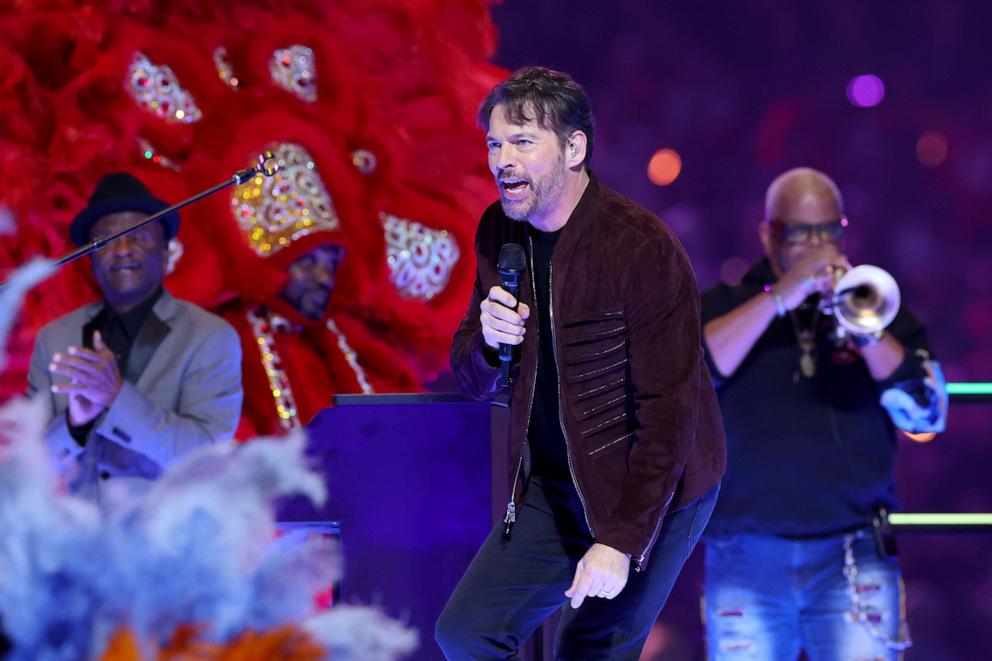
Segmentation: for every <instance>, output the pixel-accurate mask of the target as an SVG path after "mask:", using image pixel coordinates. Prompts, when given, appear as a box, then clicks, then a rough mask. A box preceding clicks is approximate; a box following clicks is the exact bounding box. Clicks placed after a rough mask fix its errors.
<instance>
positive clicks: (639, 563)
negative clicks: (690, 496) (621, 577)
mask: <svg viewBox="0 0 992 661" xmlns="http://www.w3.org/2000/svg"><path fill="white" fill-rule="evenodd" d="M674 498H675V491H672V493H671V495H670V496H669V497H668V500H666V501H665V506H664V507H662V508H661V511H662V515H661V516H659V517H658V523H657V524H655V527H654V532H653V533H651V539H649V540H648V545H647V546H645V547H644V550H643V551H641V554H640V555H639V556H637V559H636V560H634V569H636V570H637V571H642V570H643V569H644V556H646V555H647V554H648V549H649V548H651V547H652V546H654V542H655V540H656V539H658V532H659V531H661V524H662V522H663V521H664V520H665V512H667V511H668V507H669V506H670V505H671V504H672V500H673V499H674Z"/></svg>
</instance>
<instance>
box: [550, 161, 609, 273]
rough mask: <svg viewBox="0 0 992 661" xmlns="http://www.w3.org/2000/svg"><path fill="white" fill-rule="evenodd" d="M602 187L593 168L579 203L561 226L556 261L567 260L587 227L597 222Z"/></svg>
mask: <svg viewBox="0 0 992 661" xmlns="http://www.w3.org/2000/svg"><path fill="white" fill-rule="evenodd" d="M602 188H603V187H602V185H601V184H600V183H599V179H598V178H597V177H596V175H595V174H593V172H592V170H589V183H588V185H586V189H585V190H584V191H582V197H580V198H579V203H578V204H576V205H575V208H574V209H572V214H571V215H570V216H569V217H568V221H567V222H566V223H565V225H564V226H563V227H562V228H561V236H560V237H559V239H558V244H557V245H556V246H555V252H554V262H555V263H561V262H562V261H563V260H564V261H566V262H567V261H568V260H569V259H570V257H571V254H572V251H573V250H574V249H575V247H576V246H578V245H579V244H580V243H581V241H582V235H583V234H585V232H586V229H587V228H588V227H590V226H591V225H592V224H593V223H595V222H596V217H597V215H598V214H597V211H598V210H599V201H600V197H601V196H602V192H603V191H602Z"/></svg>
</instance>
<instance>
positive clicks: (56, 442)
mask: <svg viewBox="0 0 992 661" xmlns="http://www.w3.org/2000/svg"><path fill="white" fill-rule="evenodd" d="M102 307H103V303H94V304H91V305H87V306H84V307H82V308H79V309H78V310H75V311H74V312H70V313H69V314H67V315H65V316H63V317H60V318H58V319H56V320H55V321H53V322H51V323H49V324H48V325H47V326H45V327H44V328H42V329H41V331H40V332H39V333H38V336H37V337H36V338H35V346H34V354H33V355H32V356H31V371H30V372H29V374H28V391H29V393H30V394H32V395H34V394H35V393H38V394H39V396H43V395H44V394H47V396H48V398H49V400H50V401H51V407H52V415H53V420H52V423H51V426H50V427H49V429H48V433H47V434H46V436H45V441H46V443H47V444H48V447H49V450H50V451H51V453H52V455H53V457H54V458H55V459H56V461H58V462H59V464H60V467H62V468H63V469H67V468H69V467H74V468H73V469H72V470H70V471H69V475H68V477H69V478H70V481H69V488H70V490H71V491H74V492H77V493H79V494H80V495H83V496H86V497H90V498H93V499H99V498H100V483H101V482H102V481H103V480H107V479H109V478H121V477H127V478H137V479H139V480H152V479H155V478H156V477H158V475H159V474H160V473H161V472H162V469H163V467H164V466H166V465H167V464H168V463H169V462H170V461H172V460H173V459H175V458H176V457H179V456H181V455H183V454H185V453H187V452H189V451H191V450H193V449H195V448H197V447H200V446H202V445H207V444H210V443H214V442H217V441H227V440H229V439H231V438H232V436H233V435H234V431H235V429H236V428H237V426H238V419H239V417H240V415H241V400H242V396H243V391H242V387H241V341H240V339H239V338H238V334H237V332H236V331H235V330H234V328H232V327H231V325H230V324H228V323H227V322H226V321H224V320H223V319H221V318H220V317H218V316H216V315H214V314H211V313H209V312H207V311H206V310H204V309H202V308H200V307H197V306H196V305H193V304H192V303H189V302H187V301H182V300H179V299H176V298H174V297H173V296H171V295H170V294H169V293H168V292H163V294H162V296H161V298H159V300H158V302H156V303H155V306H154V307H153V308H152V313H151V314H150V315H149V316H148V320H147V321H146V322H145V325H144V326H143V327H142V328H141V331H140V332H139V333H138V337H137V338H136V339H135V342H134V346H133V347H132V349H131V353H130V355H129V357H128V364H127V370H126V372H127V373H126V374H124V375H122V376H123V380H124V383H123V386H122V387H121V390H120V393H118V395H117V398H116V399H115V400H114V402H113V404H111V406H110V408H109V409H107V410H106V411H104V412H103V413H102V414H100V416H99V417H98V418H97V419H96V421H95V424H94V425H93V429H92V430H91V431H90V434H89V436H88V437H87V441H86V446H85V448H84V447H81V446H80V445H79V444H78V443H77V442H76V441H75V440H74V439H73V438H72V436H71V435H70V433H69V426H68V421H67V417H66V414H65V411H66V408H67V407H68V398H67V396H65V395H55V394H53V393H52V391H51V386H52V383H53V377H52V375H51V373H50V372H49V371H48V365H49V363H50V362H51V360H52V356H53V354H55V353H57V352H63V351H65V350H66V349H68V347H70V346H72V345H75V346H82V345H83V333H84V328H85V327H86V326H87V325H88V324H90V323H91V322H92V321H93V318H94V317H95V316H96V315H97V313H99V312H100V310H101V309H102ZM55 379H56V381H55V382H65V381H67V379H65V378H64V377H61V376H58V377H55Z"/></svg>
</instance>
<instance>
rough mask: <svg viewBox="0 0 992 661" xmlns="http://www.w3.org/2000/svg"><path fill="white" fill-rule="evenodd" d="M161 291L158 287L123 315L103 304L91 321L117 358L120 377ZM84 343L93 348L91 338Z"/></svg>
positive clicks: (160, 295) (125, 370) (124, 371)
mask: <svg viewBox="0 0 992 661" xmlns="http://www.w3.org/2000/svg"><path fill="white" fill-rule="evenodd" d="M163 291H164V290H163V289H162V287H159V288H158V289H157V290H156V291H155V293H153V294H152V295H151V296H149V297H148V298H147V299H145V300H144V301H142V302H141V304H139V305H138V306H136V307H135V308H134V309H133V310H131V311H130V312H125V313H124V314H118V313H117V312H115V311H114V310H113V308H111V307H110V305H109V304H106V303H104V306H103V309H102V310H100V312H99V314H97V316H96V318H95V319H94V320H93V322H94V323H93V329H94V330H98V331H100V337H102V338H103V343H104V344H105V345H106V346H107V348H108V349H110V350H111V351H112V352H113V353H114V357H116V358H117V368H118V369H119V370H120V372H121V376H122V377H123V375H124V374H125V373H126V372H127V359H128V357H129V356H130V355H131V347H133V346H134V341H135V340H136V339H137V338H138V333H139V332H141V328H142V326H144V325H145V321H146V320H147V319H148V315H150V314H151V313H152V308H154V307H155V304H156V303H158V299H160V298H161V297H162V293H163ZM84 342H85V344H86V346H87V347H89V348H90V349H92V348H93V338H91V337H88V338H84Z"/></svg>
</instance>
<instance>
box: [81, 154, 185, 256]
mask: <svg viewBox="0 0 992 661" xmlns="http://www.w3.org/2000/svg"><path fill="white" fill-rule="evenodd" d="M169 206H170V205H169V204H168V203H166V202H163V201H162V200H160V199H158V198H157V197H155V196H154V195H152V194H151V191H149V190H148V187H147V186H145V185H144V184H143V183H141V181H140V180H139V179H138V178H137V177H135V176H134V175H133V174H129V173H127V172H112V173H110V174H108V175H105V176H104V177H103V178H102V179H100V181H98V182H97V184H96V188H95V189H94V190H93V194H92V195H90V201H89V203H88V204H87V205H86V208H85V209H83V210H82V211H80V212H79V213H77V214H76V217H75V218H73V219H72V224H71V225H70V226H69V236H71V237H72V240H73V241H74V242H75V244H76V245H77V246H81V245H83V244H85V243H89V241H90V228H91V227H92V226H93V223H95V222H96V221H98V220H100V219H101V218H103V217H104V216H108V215H110V214H112V213H117V212H118V211H141V212H143V213H147V214H149V215H150V214H153V213H156V212H159V211H161V210H162V209H165V208H168V207H169ZM160 220H161V222H162V227H163V228H164V229H165V240H166V241H168V240H169V239H171V238H172V237H174V236H175V235H176V232H178V231H179V212H177V211H173V212H172V213H170V214H168V215H166V216H163V217H162V218H161V219H160Z"/></svg>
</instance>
